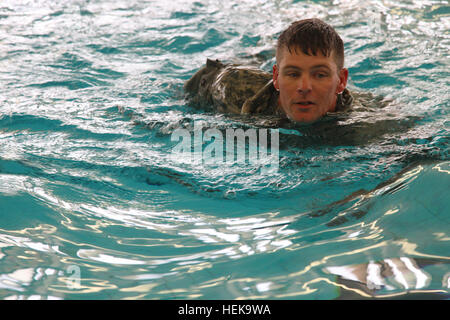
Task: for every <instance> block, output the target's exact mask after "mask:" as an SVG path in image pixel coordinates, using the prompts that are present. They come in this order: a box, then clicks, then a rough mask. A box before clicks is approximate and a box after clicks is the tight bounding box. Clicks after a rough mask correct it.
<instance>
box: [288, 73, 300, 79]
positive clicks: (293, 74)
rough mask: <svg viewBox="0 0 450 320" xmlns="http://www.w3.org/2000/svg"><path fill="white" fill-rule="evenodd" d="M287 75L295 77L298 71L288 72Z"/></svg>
mask: <svg viewBox="0 0 450 320" xmlns="http://www.w3.org/2000/svg"><path fill="white" fill-rule="evenodd" d="M287 76H288V77H291V78H297V77H298V73H296V72H291V73H288V74H287Z"/></svg>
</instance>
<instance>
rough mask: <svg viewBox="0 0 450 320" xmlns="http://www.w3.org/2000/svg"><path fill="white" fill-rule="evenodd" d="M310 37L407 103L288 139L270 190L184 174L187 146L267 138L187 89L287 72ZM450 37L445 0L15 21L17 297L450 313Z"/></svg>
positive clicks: (219, 172)
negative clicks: (192, 132)
mask: <svg viewBox="0 0 450 320" xmlns="http://www.w3.org/2000/svg"><path fill="white" fill-rule="evenodd" d="M303 17H318V18H321V19H324V20H325V21H327V22H328V23H330V24H331V25H333V26H335V28H336V29H337V31H338V32H339V33H340V34H341V36H342V38H343V40H344V42H345V50H346V66H347V67H348V68H349V71H350V79H349V88H350V89H351V90H354V91H359V92H368V91H369V92H371V93H373V94H375V95H379V96H382V97H386V98H387V99H391V100H392V101H393V102H392V103H390V104H388V105H387V106H386V107H384V108H382V109H375V110H359V111H357V112H355V113H354V115H353V116H352V117H349V118H345V119H338V120H336V121H334V122H333V123H332V125H327V122H324V123H320V124H317V126H314V127H311V126H305V127H301V128H298V129H281V130H280V155H279V160H280V162H279V170H278V171H277V172H276V173H273V174H270V175H269V174H261V172H260V170H259V169H258V168H257V167H255V166H252V165H249V164H247V165H240V166H239V165H235V166H216V167H213V166H199V165H192V164H189V163H186V162H183V161H180V160H177V159H173V158H171V157H170V155H171V150H172V148H173V147H174V145H175V142H174V141H171V134H172V133H173V131H174V130H175V129H176V128H180V127H182V128H190V129H192V127H193V125H194V124H195V123H204V124H206V125H207V126H208V127H219V128H222V129H225V128H230V127H233V128H239V127H245V128H252V127H253V128H255V127H257V125H252V124H251V123H250V124H243V123H242V122H241V121H240V120H239V119H236V118H232V117H227V116H224V115H218V114H212V113H208V112H203V111H201V110H193V109H192V108H190V107H189V106H187V105H186V103H185V101H184V100H183V96H182V86H183V83H184V81H185V80H187V79H188V78H189V77H190V76H191V75H192V74H193V73H194V72H195V71H196V70H197V69H198V68H199V67H201V66H202V65H203V64H204V63H205V61H206V58H213V59H216V58H219V59H223V60H225V61H228V62H240V63H246V64H252V65H256V66H258V67H260V68H261V69H263V70H266V71H271V67H272V64H273V63H274V58H273V53H274V52H273V46H274V44H275V41H276V38H277V36H278V34H279V33H280V32H281V31H282V30H283V29H284V28H285V27H286V26H288V25H289V24H290V23H291V22H292V21H294V20H296V19H299V18H303ZM449 27H450V9H449V6H448V2H447V1H438V0H436V1H431V0H430V1H418V0H409V1H406V0H404V1H400V2H399V1H383V2H380V1H372V0H368V1H364V2H360V1H270V2H268V1H228V2H219V1H206V0H201V1H197V2H191V1H180V0H175V1H170V2H167V1H106V0H103V1H95V2H90V1H81V0H80V1H58V2H57V3H55V2H53V1H29V2H28V1H8V0H6V1H2V2H1V3H0V87H1V90H0V297H1V298H2V299H131V298H134V299H136V298H137V299H180V298H185V299H237V298H248V299H342V298H344V299H345V298H355V297H356V298H365V297H380V298H383V297H391V298H392V297H394V298H409V297H414V296H420V297H423V296H425V297H431V298H437V299H440V298H447V299H448V298H449V285H450V282H449V276H450V268H449V264H448V263H449V260H450V257H449V223H450V215H449V213H450V212H449V209H448V208H449V199H448V190H449V186H450V179H449V173H450V161H449V153H448V152H449V149H448V139H449V135H448V133H449V120H448V119H449V118H448V111H449V110H448V106H449V104H448V101H449V90H448V87H449V82H448V78H449V72H448V70H449V63H448V52H449V46H450V42H449ZM381 266H383V268H384V269H385V270H388V271H384V272H383V273H381V276H379V277H378V278H377V277H374V274H376V272H375V271H373V270H376V269H377V268H381ZM389 270H390V271H389Z"/></svg>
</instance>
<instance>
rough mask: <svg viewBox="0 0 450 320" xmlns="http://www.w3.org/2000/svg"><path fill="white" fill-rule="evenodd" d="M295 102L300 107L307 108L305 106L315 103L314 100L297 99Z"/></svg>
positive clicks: (308, 106)
mask: <svg viewBox="0 0 450 320" xmlns="http://www.w3.org/2000/svg"><path fill="white" fill-rule="evenodd" d="M294 104H295V105H296V106H298V107H299V108H302V109H305V108H310V107H312V106H313V105H314V102H312V101H296V102H294Z"/></svg>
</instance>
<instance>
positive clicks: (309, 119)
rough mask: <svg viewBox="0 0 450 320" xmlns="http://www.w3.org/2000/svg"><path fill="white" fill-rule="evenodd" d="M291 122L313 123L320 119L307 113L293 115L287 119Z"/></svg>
mask: <svg viewBox="0 0 450 320" xmlns="http://www.w3.org/2000/svg"><path fill="white" fill-rule="evenodd" d="M288 118H289V119H290V120H291V121H293V122H297V123H313V122H316V121H317V120H319V119H320V118H321V116H320V115H317V114H309V113H306V112H304V113H300V114H299V113H295V114H293V115H291V116H289V117H288Z"/></svg>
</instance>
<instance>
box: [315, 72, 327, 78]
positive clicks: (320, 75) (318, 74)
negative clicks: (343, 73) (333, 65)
mask: <svg viewBox="0 0 450 320" xmlns="http://www.w3.org/2000/svg"><path fill="white" fill-rule="evenodd" d="M316 77H317V78H319V79H322V78H326V77H328V74H327V73H324V72H318V73H316Z"/></svg>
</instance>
